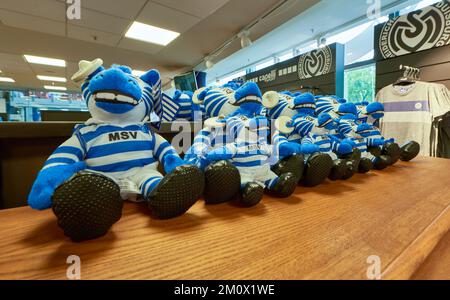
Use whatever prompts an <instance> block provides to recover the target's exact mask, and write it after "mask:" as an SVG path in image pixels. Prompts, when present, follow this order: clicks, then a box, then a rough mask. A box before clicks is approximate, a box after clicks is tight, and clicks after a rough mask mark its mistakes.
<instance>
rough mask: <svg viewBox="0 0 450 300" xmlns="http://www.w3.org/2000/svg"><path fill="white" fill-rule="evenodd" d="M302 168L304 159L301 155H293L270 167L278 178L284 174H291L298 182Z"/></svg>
mask: <svg viewBox="0 0 450 300" xmlns="http://www.w3.org/2000/svg"><path fill="white" fill-rule="evenodd" d="M304 168H305V158H304V157H303V155H301V154H295V155H291V156H289V157H285V158H284V159H282V160H280V161H279V162H277V163H276V164H275V165H274V166H273V167H272V171H273V172H274V173H275V174H277V175H278V176H281V175H282V174H285V173H292V174H293V175H294V176H295V177H296V178H297V182H298V181H299V180H300V179H301V178H302V175H303V171H304Z"/></svg>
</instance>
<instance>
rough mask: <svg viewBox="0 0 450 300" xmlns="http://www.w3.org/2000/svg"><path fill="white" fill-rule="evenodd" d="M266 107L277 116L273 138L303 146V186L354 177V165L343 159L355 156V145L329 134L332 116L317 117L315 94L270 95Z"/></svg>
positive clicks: (322, 115)
mask: <svg viewBox="0 0 450 300" xmlns="http://www.w3.org/2000/svg"><path fill="white" fill-rule="evenodd" d="M285 95H288V96H289V98H287V97H285ZM289 100H291V102H289ZM265 105H266V108H267V109H268V114H269V115H272V116H278V118H277V122H276V125H277V126H276V127H277V132H275V134H274V139H275V140H278V139H280V138H286V139H287V140H291V141H296V142H298V143H300V144H301V149H302V153H303V154H304V157H305V166H306V168H305V171H304V176H303V179H302V183H303V184H304V185H306V186H316V185H318V184H320V183H321V182H323V181H324V180H325V179H326V178H327V177H329V178H330V179H332V180H338V179H348V178H350V177H351V176H353V173H354V171H353V165H354V164H353V163H352V162H347V161H346V160H345V159H341V158H344V156H350V155H351V154H352V153H353V149H352V146H351V145H350V144H349V143H346V142H343V141H341V140H339V139H338V138H336V137H335V136H333V135H331V134H330V130H332V129H333V120H332V118H331V116H329V115H327V114H321V115H319V116H316V114H315V109H316V103H315V98H314V96H313V95H312V94H310V93H304V94H297V95H295V94H290V95H289V94H287V92H284V93H280V94H278V93H276V92H268V93H266V94H265ZM280 112H281V113H280Z"/></svg>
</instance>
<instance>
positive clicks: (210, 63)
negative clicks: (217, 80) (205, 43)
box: [205, 56, 214, 69]
mask: <svg viewBox="0 0 450 300" xmlns="http://www.w3.org/2000/svg"><path fill="white" fill-rule="evenodd" d="M205 65H206V68H207V69H211V68H212V67H214V62H213V61H212V59H211V57H209V56H207V57H206V58H205Z"/></svg>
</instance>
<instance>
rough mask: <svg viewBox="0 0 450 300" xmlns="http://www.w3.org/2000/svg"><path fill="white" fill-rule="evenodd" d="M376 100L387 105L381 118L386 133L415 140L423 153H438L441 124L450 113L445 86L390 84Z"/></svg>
mask: <svg viewBox="0 0 450 300" xmlns="http://www.w3.org/2000/svg"><path fill="white" fill-rule="evenodd" d="M377 101H378V102H380V103H382V104H383V105H384V108H385V113H384V117H383V119H381V120H380V129H381V132H382V134H383V135H385V136H395V137H396V138H397V140H398V142H399V143H400V144H402V143H405V142H407V141H409V140H415V141H417V142H418V143H419V144H420V145H421V146H422V147H421V150H420V154H421V155H425V156H432V157H436V156H438V144H439V128H440V127H441V126H440V124H442V123H445V122H446V119H447V118H449V114H448V113H449V112H450V92H449V90H448V89H447V87H446V86H444V85H442V84H438V83H428V82H424V81H412V82H410V83H409V84H403V85H400V84H391V85H388V86H386V87H384V88H383V89H381V90H380V91H379V92H378V94H377ZM444 147H445V146H444ZM447 147H448V145H447ZM445 156H446V155H444V157H445Z"/></svg>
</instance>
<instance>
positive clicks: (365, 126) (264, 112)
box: [175, 82, 420, 205]
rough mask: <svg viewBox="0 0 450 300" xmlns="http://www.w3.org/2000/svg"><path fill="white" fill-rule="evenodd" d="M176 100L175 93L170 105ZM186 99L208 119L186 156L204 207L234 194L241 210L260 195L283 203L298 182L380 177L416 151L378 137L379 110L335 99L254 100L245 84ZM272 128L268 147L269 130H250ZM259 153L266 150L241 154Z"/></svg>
mask: <svg viewBox="0 0 450 300" xmlns="http://www.w3.org/2000/svg"><path fill="white" fill-rule="evenodd" d="M182 95H183V93H177V94H176V97H175V99H177V98H179V97H183V96H182ZM187 99H190V101H191V102H192V103H194V104H195V105H198V106H197V107H200V108H201V110H202V112H203V113H204V114H206V116H207V117H209V119H207V120H206V122H205V128H204V129H203V130H202V131H201V132H200V133H199V134H198V135H197V136H196V137H195V139H194V144H193V146H192V147H191V148H190V149H189V151H188V152H187V153H186V156H185V160H186V161H187V162H189V163H190V164H194V165H196V166H198V167H199V168H200V169H202V170H204V171H205V180H206V187H205V200H206V202H207V203H218V202H225V201H229V200H230V199H233V198H234V197H235V196H236V195H237V194H238V195H239V194H240V197H239V199H240V201H241V203H242V204H243V205H255V204H256V203H258V202H259V201H260V200H261V199H262V195H263V192H264V189H266V190H267V191H268V192H270V193H272V194H274V195H276V196H279V197H287V196H289V195H290V194H291V193H292V192H293V190H294V188H295V186H296V185H297V183H300V184H302V185H305V186H309V187H312V186H316V185H318V184H320V183H321V182H323V181H324V180H325V179H326V178H327V177H328V178H329V179H331V180H345V179H349V178H351V177H352V176H353V175H354V174H355V173H356V172H359V173H366V172H369V171H370V170H372V169H377V170H382V169H384V168H386V167H388V166H389V165H392V164H395V163H396V162H397V161H398V160H399V159H401V160H403V161H409V160H411V159H413V158H414V157H415V156H417V154H418V153H419V150H420V146H419V144H418V143H416V142H414V141H412V142H408V143H406V144H405V145H402V146H399V145H398V144H397V143H395V140H394V139H386V138H384V137H383V136H382V135H381V133H380V130H379V129H378V128H377V127H376V126H375V123H376V122H377V120H379V119H380V118H382V117H383V115H384V113H383V111H384V108H383V106H382V105H381V104H380V103H371V104H369V103H363V102H362V103H358V104H356V105H355V104H353V103H349V102H347V101H346V100H345V99H339V98H337V97H334V96H317V97H315V96H313V95H312V94H310V93H305V94H301V93H295V94H293V93H290V92H288V91H286V92H281V93H278V92H274V91H270V92H267V93H265V94H264V95H261V92H260V90H259V89H258V86H257V85H256V84H255V83H251V82H249V83H245V84H239V83H235V82H230V83H228V84H226V85H224V86H223V87H219V88H205V89H200V90H198V91H196V92H195V93H193V94H192V95H189V96H186V97H185V100H187ZM271 121H273V122H274V123H275V129H276V130H274V131H273V132H272V135H271V139H270V142H271V144H270V145H268V139H267V138H266V136H267V134H268V132H267V131H268V126H267V127H265V126H263V128H259V127H257V126H256V125H255V124H269V123H270V122H271ZM241 123H243V124H241ZM236 126H238V127H239V126H241V127H243V128H246V130H247V131H245V130H243V131H240V130H236ZM256 131H257V134H256ZM237 133H240V134H243V135H244V136H240V135H239V134H237ZM255 134H256V135H257V136H253V135H255ZM260 148H261V149H262V148H264V149H269V150H266V151H265V152H263V153H261V152H259V151H253V152H251V151H248V149H258V150H259V149H260ZM261 154H262V155H263V157H261V156H260V155H261ZM269 169H270V171H269ZM238 173H239V175H240V185H239V183H238V180H237V178H238V176H237V174H238ZM271 180H275V181H271ZM224 183H227V184H226V185H224ZM274 183H277V185H274ZM232 187H234V188H232Z"/></svg>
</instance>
